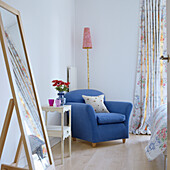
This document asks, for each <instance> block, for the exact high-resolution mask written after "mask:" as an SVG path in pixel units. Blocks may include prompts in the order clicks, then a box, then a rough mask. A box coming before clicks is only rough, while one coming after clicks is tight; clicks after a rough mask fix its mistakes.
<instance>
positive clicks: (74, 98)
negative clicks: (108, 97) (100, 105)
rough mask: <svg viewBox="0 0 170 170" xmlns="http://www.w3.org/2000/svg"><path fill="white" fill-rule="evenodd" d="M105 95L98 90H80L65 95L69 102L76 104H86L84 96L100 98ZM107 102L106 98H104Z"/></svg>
mask: <svg viewBox="0 0 170 170" xmlns="http://www.w3.org/2000/svg"><path fill="white" fill-rule="evenodd" d="M102 94H103V93H102V92H100V91H98V90H92V89H80V90H74V91H71V92H69V93H66V94H65V97H66V99H67V102H76V103H85V101H84V99H83V97H82V95H86V96H99V95H102ZM104 100H105V98H104Z"/></svg>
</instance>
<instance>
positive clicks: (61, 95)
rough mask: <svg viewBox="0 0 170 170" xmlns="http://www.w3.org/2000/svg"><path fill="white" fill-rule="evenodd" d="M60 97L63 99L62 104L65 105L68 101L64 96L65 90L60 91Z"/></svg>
mask: <svg viewBox="0 0 170 170" xmlns="http://www.w3.org/2000/svg"><path fill="white" fill-rule="evenodd" d="M58 99H59V100H61V106H63V105H64V104H65V103H66V98H65V97H64V92H59V93H58Z"/></svg>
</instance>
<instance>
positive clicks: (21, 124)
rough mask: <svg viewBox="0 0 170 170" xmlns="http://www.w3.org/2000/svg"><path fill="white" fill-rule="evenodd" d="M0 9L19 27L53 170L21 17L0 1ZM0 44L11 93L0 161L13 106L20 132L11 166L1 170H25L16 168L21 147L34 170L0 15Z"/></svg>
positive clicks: (0, 142) (3, 167) (50, 167)
mask: <svg viewBox="0 0 170 170" xmlns="http://www.w3.org/2000/svg"><path fill="white" fill-rule="evenodd" d="M0 8H3V9H4V10H6V11H8V12H10V13H12V14H13V15H14V16H16V18H17V23H18V27H19V32H20V36H21V41H22V45H23V50H24V53H25V60H26V64H27V68H28V73H29V75H30V83H31V85H32V89H33V94H34V97H35V103H36V108H37V112H38V116H39V120H40V124H41V127H42V133H43V137H44V143H45V144H46V149H47V154H48V158H49V166H48V167H47V168H46V170H54V169H55V165H54V161H53V156H52V152H51V148H50V144H49V140H48V135H47V131H46V128H45V123H44V121H43V115H42V111H41V106H40V103H39V99H38V96H37V90H36V87H35V84H34V78H33V74H32V71H31V66H30V63H29V58H28V54H27V50H26V44H25V39H24V34H23V27H22V22H21V16H20V13H19V11H18V10H16V9H14V8H12V7H11V6H9V5H8V4H6V3H4V2H3V1H2V0H0ZM0 42H1V46H2V51H3V55H4V60H5V65H6V70H7V74H8V79H9V84H10V88H11V92H12V96H13V98H12V99H10V101H9V105H8V109H7V113H6V117H5V121H4V124H3V129H2V132H1V136H0V159H1V156H2V152H3V149H4V144H5V141H6V137H7V132H8V129H9V124H10V121H11V117H12V114H13V109H14V106H15V110H16V115H17V119H18V125H19V128H20V132H21V137H20V140H19V144H18V148H17V151H16V155H15V158H14V161H13V163H12V164H11V165H4V164H2V165H1V169H2V170H16V169H18V170H25V168H19V167H18V163H19V157H20V153H21V149H22V146H24V150H25V155H26V158H27V164H28V167H27V168H26V169H29V170H34V169H35V165H34V160H33V157H32V151H31V146H30V142H29V139H28V134H27V132H26V129H25V124H24V116H23V114H22V110H21V108H20V105H19V103H20V99H19V97H18V95H17V90H16V89H17V87H16V83H15V78H14V74H12V73H13V69H12V67H11V65H10V63H11V62H10V59H9V49H8V45H7V42H6V35H5V30H4V26H3V22H2V16H1V13H0ZM38 170H39V169H38Z"/></svg>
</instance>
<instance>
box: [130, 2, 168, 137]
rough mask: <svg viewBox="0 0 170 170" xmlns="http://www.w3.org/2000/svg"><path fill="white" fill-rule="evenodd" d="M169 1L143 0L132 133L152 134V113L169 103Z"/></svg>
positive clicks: (131, 123) (131, 124)
mask: <svg viewBox="0 0 170 170" xmlns="http://www.w3.org/2000/svg"><path fill="white" fill-rule="evenodd" d="M162 55H164V56H167V38H166V0H141V6H140V27H139V53H138V62H137V71H136V87H135V94H134V102H133V104H134V109H133V114H132V116H131V122H130V132H131V133H134V134H150V130H149V128H148V126H147V121H148V119H149V116H150V115H151V114H152V113H153V111H154V110H155V109H156V108H157V107H158V106H160V105H162V104H165V103H166V102H167V63H166V61H162V60H160V57H161V56H162Z"/></svg>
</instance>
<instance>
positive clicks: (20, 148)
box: [14, 137, 23, 166]
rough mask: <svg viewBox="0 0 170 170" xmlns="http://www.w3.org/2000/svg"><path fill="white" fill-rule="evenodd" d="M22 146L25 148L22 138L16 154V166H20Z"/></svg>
mask: <svg viewBox="0 0 170 170" xmlns="http://www.w3.org/2000/svg"><path fill="white" fill-rule="evenodd" d="M22 146H23V143H22V137H20V140H19V144H18V148H17V152H16V155H15V159H14V163H15V164H16V166H18V162H19V157H20V154H21V150H22Z"/></svg>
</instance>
